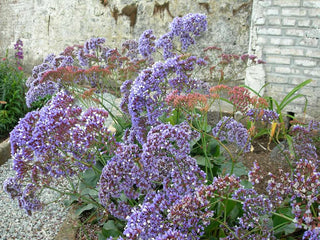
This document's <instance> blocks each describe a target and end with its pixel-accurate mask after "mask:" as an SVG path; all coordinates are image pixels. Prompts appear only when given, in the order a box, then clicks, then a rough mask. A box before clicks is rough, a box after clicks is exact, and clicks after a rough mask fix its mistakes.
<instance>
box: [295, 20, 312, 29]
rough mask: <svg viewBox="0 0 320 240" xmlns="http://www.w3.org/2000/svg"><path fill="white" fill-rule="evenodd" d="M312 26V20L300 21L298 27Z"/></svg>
mask: <svg viewBox="0 0 320 240" xmlns="http://www.w3.org/2000/svg"><path fill="white" fill-rule="evenodd" d="M310 25H311V20H310V19H303V20H298V26H299V27H310Z"/></svg>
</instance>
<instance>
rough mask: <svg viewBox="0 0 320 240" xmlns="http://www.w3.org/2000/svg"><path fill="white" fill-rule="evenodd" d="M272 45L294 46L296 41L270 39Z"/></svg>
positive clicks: (291, 39)
mask: <svg viewBox="0 0 320 240" xmlns="http://www.w3.org/2000/svg"><path fill="white" fill-rule="evenodd" d="M270 44H272V45H281V46H292V45H294V44H295V40H294V39H293V38H279V37H272V38H270Z"/></svg>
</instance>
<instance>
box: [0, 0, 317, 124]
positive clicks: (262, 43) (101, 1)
mask: <svg viewBox="0 0 320 240" xmlns="http://www.w3.org/2000/svg"><path fill="white" fill-rule="evenodd" d="M190 12H192V13H196V12H199V13H204V14H206V15H207V16H208V22H209V26H208V28H209V31H208V33H207V34H206V36H205V38H203V39H201V40H200V45H202V46H208V45H216V46H219V47H222V48H223V49H224V50H225V51H229V52H232V53H238V54H242V53H245V52H247V51H248V49H249V51H250V52H251V53H253V54H256V55H258V56H259V57H260V58H262V59H264V60H266V61H267V64H266V65H264V66H262V65H259V66H257V67H253V68H251V69H249V71H247V78H246V83H247V84H248V85H250V86H251V87H253V88H256V89H257V90H258V89H259V88H260V87H262V86H263V85H264V84H265V83H266V82H268V83H270V84H269V85H268V87H267V88H266V89H265V95H271V96H273V97H275V98H276V99H277V100H278V101H280V100H281V99H282V98H283V97H284V96H285V95H286V94H287V93H288V92H289V91H290V90H291V89H292V88H293V87H294V86H296V85H297V84H299V83H300V82H302V81H304V80H306V79H308V78H312V79H313V80H314V82H313V83H312V84H310V85H309V86H308V87H305V88H304V89H302V90H301V91H300V93H303V94H306V95H307V97H308V100H309V107H308V114H309V115H310V117H316V118H318V119H320V108H319V104H320V94H319V92H320V70H319V64H320V61H319V58H320V57H319V56H320V49H319V46H320V45H319V44H320V43H319V38H320V36H319V35H320V31H319V28H320V0H221V1H220V0H157V1H155V0H54V1H52V0H0V16H1V18H0V53H4V51H5V49H7V48H11V49H12V46H13V44H14V43H15V41H16V40H17V39H18V38H21V39H22V40H23V42H24V50H25V61H24V63H25V68H26V69H27V70H29V71H30V70H31V69H32V66H34V65H37V64H39V63H41V62H42V60H43V58H44V57H45V56H46V55H48V54H49V53H60V52H61V51H62V50H63V49H64V48H65V47H66V46H69V45H73V44H83V43H84V41H85V40H87V39H88V38H90V37H105V38H106V39H107V42H108V44H109V45H110V46H111V47H116V46H119V44H120V43H121V42H123V41H124V40H125V39H138V38H139V36H140V34H141V33H142V32H143V31H144V30H146V29H154V32H155V34H156V35H158V36H160V35H161V34H163V33H165V32H166V31H167V30H168V24H169V23H170V22H171V21H172V19H173V18H174V17H176V16H182V15H185V14H187V13H190ZM251 12H252V18H251ZM250 24H251V26H250ZM249 33H250V38H249ZM1 55H2V54H1ZM303 103H304V102H303V101H302V99H299V100H296V101H295V102H294V104H291V105H290V106H289V108H287V109H286V111H292V112H295V113H300V116H301V112H302V108H303Z"/></svg>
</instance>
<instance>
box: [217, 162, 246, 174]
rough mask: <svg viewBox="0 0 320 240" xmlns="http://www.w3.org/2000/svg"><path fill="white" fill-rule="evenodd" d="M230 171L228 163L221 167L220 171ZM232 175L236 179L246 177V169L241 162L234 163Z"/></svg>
mask: <svg viewBox="0 0 320 240" xmlns="http://www.w3.org/2000/svg"><path fill="white" fill-rule="evenodd" d="M231 169H232V162H231V161H228V162H226V163H224V164H222V165H221V171H222V172H225V173H230V172H231ZM233 174H234V175H235V176H237V177H241V176H243V175H247V169H246V167H245V166H244V165H243V163H242V162H236V163H235V164H234V167H233Z"/></svg>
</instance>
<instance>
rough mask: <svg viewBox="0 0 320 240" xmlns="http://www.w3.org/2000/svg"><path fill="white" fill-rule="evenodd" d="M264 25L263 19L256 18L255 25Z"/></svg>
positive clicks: (264, 20)
mask: <svg viewBox="0 0 320 240" xmlns="http://www.w3.org/2000/svg"><path fill="white" fill-rule="evenodd" d="M265 23H266V19H265V18H263V17H260V18H257V19H256V21H255V23H254V24H255V25H264V24H265Z"/></svg>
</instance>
